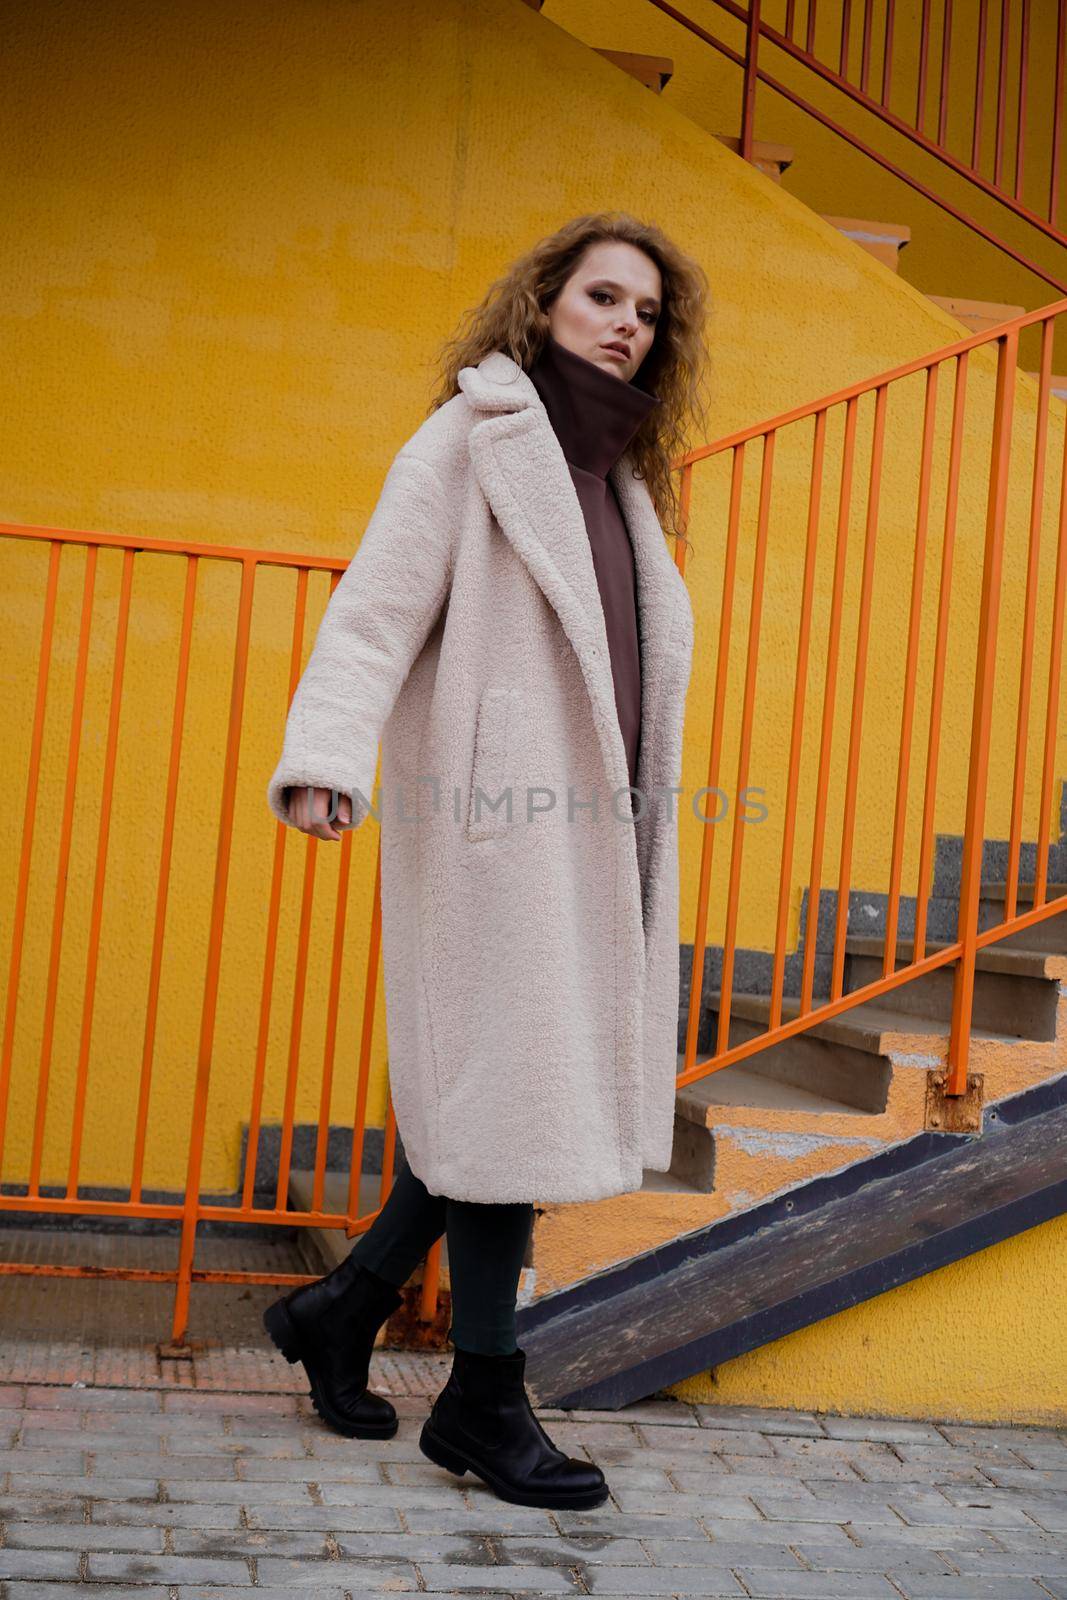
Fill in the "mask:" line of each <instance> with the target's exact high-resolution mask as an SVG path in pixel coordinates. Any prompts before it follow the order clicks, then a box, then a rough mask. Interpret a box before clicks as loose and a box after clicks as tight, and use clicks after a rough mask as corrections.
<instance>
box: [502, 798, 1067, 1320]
mask: <svg viewBox="0 0 1067 1600" xmlns="http://www.w3.org/2000/svg"><path fill="white" fill-rule="evenodd" d="M1063 794H1064V796H1065V797H1067V787H1065V788H1064V790H1063ZM984 856H985V864H986V869H987V871H988V874H989V875H988V876H987V877H986V878H984V880H983V882H982V885H981V895H980V903H979V928H980V929H984V928H988V927H991V926H993V925H994V923H995V922H997V921H998V920H999V919H1001V918H1002V916H1003V906H1004V894H1005V881H1004V878H1003V876H998V875H997V874H1002V873H1003V872H1004V870H1005V867H1006V859H1007V844H1006V842H1004V841H987V844H986V848H985V852H984ZM959 860H960V840H959V839H958V838H956V837H952V836H941V837H940V838H939V839H938V841H937V846H936V851H935V866H934V878H933V893H932V894H931V897H930V899H929V901H928V904H927V939H926V946H925V949H926V953H928V954H932V953H934V951H936V950H937V949H939V948H944V947H945V946H946V945H947V944H948V943H951V942H953V941H954V938H955V925H956V915H957V909H956V908H957V905H958V894H959ZM1035 867H1036V860H1035V851H1034V847H1033V846H1032V845H1024V847H1023V852H1022V870H1023V871H1024V872H1026V871H1028V872H1029V873H1030V880H1029V881H1023V880H1021V881H1020V883H1019V890H1018V896H1017V909H1018V911H1019V912H1023V911H1025V910H1026V909H1028V908H1029V906H1030V905H1032V903H1033V898H1032V897H1033V873H1034V870H1035ZM1064 894H1067V803H1065V804H1064V805H1063V808H1062V811H1061V837H1060V838H1059V840H1058V841H1057V842H1056V843H1055V844H1054V845H1053V846H1052V847H1051V848H1050V850H1049V855H1048V881H1047V885H1046V894H1045V899H1046V900H1053V899H1055V898H1057V897H1058V896H1060V895H1064ZM835 898H836V897H835V895H834V894H833V893H831V892H826V891H824V892H823V894H822V895H821V896H820V905H819V917H818V928H817V930H816V933H815V937H816V960H815V973H816V990H815V999H816V1001H817V1000H818V998H819V996H820V994H821V995H822V996H823V998H825V996H826V994H827V993H828V982H827V977H828V972H829V959H830V952H831V950H832V934H833V924H834V919H835V915H836V906H835ZM807 909H808V907H807V902H806V895H805V902H804V905H803V907H802V917H801V930H802V931H801V937H800V942H799V944H798V948H797V949H796V950H795V951H794V952H792V953H791V954H790V955H789V957H788V959H787V962H786V969H785V990H786V993H785V998H784V1000H783V1006H782V1012H783V1019H788V1018H789V1017H790V1016H795V1015H796V1014H797V1011H798V1008H799V1000H798V998H797V996H798V995H799V991H800V975H801V970H802V964H803V959H804V938H805V937H806V925H807ZM884 913H885V904H884V896H877V895H871V896H865V895H863V894H861V893H855V892H854V894H853V896H852V900H851V903H850V906H849V927H850V928H852V927H856V926H862V927H863V929H864V932H863V933H858V932H856V933H852V932H850V933H849V934H848V936H847V938H846V943H845V977H844V991H845V992H846V993H851V992H852V991H854V990H856V989H859V988H861V987H863V986H864V985H865V984H868V983H871V982H872V981H874V980H875V979H876V978H877V977H880V976H881V973H882V965H883V951H884V944H883V939H882V937H880V936H879V924H881V926H882V927H883V928H884ZM914 915H915V902H914V899H912V900H907V899H902V901H901V906H900V917H899V937H898V942H897V949H896V966H897V967H898V968H899V967H901V966H904V965H906V964H907V963H908V962H910V961H911V959H912V941H911V938H910V937H909V935H910V934H912V933H913V931H914V926H915V924H914ZM691 958H692V957H691V947H689V948H684V949H683V981H684V987H685V989H686V992H685V993H684V994H683V995H682V1004H681V1008H680V1013H679V1054H678V1070H679V1071H681V1069H682V1066H683V1053H682V1050H681V1048H680V1047H681V1045H682V1044H683V1042H684V1036H685V1028H686V1023H687V1018H688V992H687V991H688V982H687V979H686V974H687V973H688V970H689V967H690V966H691ZM720 958H721V951H719V950H717V949H714V948H710V949H709V950H708V951H707V952H706V954H705V981H704V988H703V1001H702V1011H701V1022H700V1031H699V1034H698V1042H697V1060H698V1061H699V1060H700V1059H701V1058H702V1057H706V1056H708V1055H710V1054H711V1052H712V1050H713V1048H714V1042H715V1038H716V1031H717V1027H718V1017H719V1008H720V1005H721V993H720V990H719V988H718V987H717V977H718V970H717V969H718V965H719V961H720ZM770 963H771V957H770V955H769V954H765V953H763V952H745V953H740V952H739V953H738V959H737V961H736V964H735V985H734V993H733V995H732V999H731V1006H730V1025H729V1043H730V1045H731V1046H732V1045H736V1044H739V1043H742V1042H745V1041H747V1040H749V1039H752V1038H754V1037H756V1036H757V1035H760V1034H762V1033H764V1032H765V1031H766V1029H767V1024H768V1017H769V1013H770V1000H769V994H770V987H771V985H770ZM976 969H977V977H976V982H975V995H974V1009H973V1017H972V1029H971V1045H970V1055H969V1061H968V1073H969V1075H970V1076H971V1077H972V1078H973V1079H974V1083H975V1092H974V1094H973V1095H972V1094H968V1095H967V1096H963V1097H960V1099H959V1100H948V1101H947V1102H946V1100H945V1099H944V1097H943V1096H942V1095H941V1094H940V1092H939V1089H940V1081H941V1078H942V1075H943V1074H944V1072H945V1069H946V1065H947V1055H948V1045H949V1025H950V1021H951V1014H952V988H953V971H952V968H951V967H948V968H944V969H941V970H938V971H935V972H933V973H929V974H927V975H926V976H924V977H922V978H919V979H914V980H911V981H909V982H908V983H906V984H903V985H902V986H900V987H898V988H897V989H895V990H893V991H890V992H889V993H888V994H883V995H881V996H879V997H878V998H877V999H876V1000H875V1001H871V1002H866V1003H862V1004H858V1005H856V1006H855V1007H853V1008H852V1009H851V1010H850V1011H846V1012H844V1013H842V1014H840V1015H838V1016H835V1017H833V1018H831V1019H829V1020H827V1021H825V1022H819V1023H816V1024H814V1025H813V1026H811V1027H809V1028H807V1029H805V1030H804V1031H803V1032H802V1033H799V1034H796V1035H794V1036H793V1037H792V1038H790V1039H787V1040H785V1041H783V1042H781V1043H779V1044H776V1045H773V1046H771V1047H769V1048H768V1049H766V1050H764V1051H760V1052H758V1053H757V1054H756V1055H754V1056H751V1057H748V1058H747V1059H746V1060H745V1061H744V1062H743V1063H741V1064H735V1065H731V1066H728V1067H725V1068H722V1069H720V1070H718V1071H714V1072H711V1073H709V1074H706V1075H705V1076H704V1077H703V1078H699V1079H696V1080H695V1081H694V1082H692V1083H689V1084H687V1085H686V1086H685V1087H683V1088H682V1089H680V1090H679V1092H678V1095H677V1101H676V1111H675V1138H674V1151H673V1157H672V1162H671V1170H670V1172H668V1173H665V1174H664V1173H648V1174H646V1183H645V1186H644V1187H643V1188H642V1189H641V1190H640V1191H637V1192H635V1193H634V1194H630V1195H621V1196H617V1197H612V1198H609V1199H605V1200H599V1201H593V1202H582V1203H579V1204H574V1205H551V1204H550V1205H547V1206H545V1207H544V1208H543V1210H541V1211H540V1212H539V1213H538V1215H537V1216H536V1218H535V1223H534V1229H533V1248H532V1260H531V1266H532V1268H533V1271H534V1279H533V1282H532V1285H531V1292H530V1299H529V1302H528V1303H533V1302H534V1301H537V1300H539V1299H540V1298H541V1297H542V1296H546V1295H551V1294H553V1293H554V1292H557V1291H559V1290H561V1289H564V1288H566V1287H567V1286H568V1285H573V1284H575V1283H577V1282H579V1281H580V1280H581V1279H584V1278H588V1277H589V1276H590V1275H591V1274H594V1273H597V1272H601V1271H604V1270H605V1269H607V1268H611V1267H615V1266H618V1265H619V1263H621V1262H624V1261H626V1260H630V1259H632V1258H634V1257H636V1256H637V1255H639V1254H641V1253H642V1252H644V1251H648V1250H654V1249H656V1248H657V1247H659V1246H661V1245H663V1244H664V1243H666V1242H667V1241H668V1240H670V1239H673V1238H677V1237H678V1236H679V1235H681V1234H683V1233H686V1232H688V1231H690V1230H693V1229H697V1228H707V1227H709V1226H711V1225H713V1224H716V1223H721V1222H722V1221H724V1220H725V1219H728V1218H731V1217H736V1216H737V1215H739V1214H740V1213H742V1212H745V1211H747V1210H750V1209H752V1208H754V1207H757V1206H759V1205H761V1204H762V1203H763V1202H765V1201H766V1200H768V1199H770V1198H772V1197H774V1196H779V1195H784V1194H786V1193H788V1192H789V1191H791V1190H795V1189H796V1188H798V1187H799V1186H803V1185H805V1184H808V1183H810V1182H811V1181H812V1180H814V1179H817V1178H819V1177H820V1176H822V1175H825V1174H827V1173H832V1172H837V1171H840V1170H841V1169H842V1168H845V1167H847V1166H849V1165H851V1164H853V1163H862V1162H863V1161H864V1160H866V1159H868V1158H870V1157H872V1156H875V1155H877V1154H878V1153H879V1152H883V1151H886V1150H888V1149H890V1148H891V1147H893V1146H896V1145H899V1144H901V1143H902V1142H903V1141H906V1140H908V1139H911V1138H913V1137H914V1136H915V1135H917V1134H919V1133H923V1132H929V1131H943V1130H948V1129H950V1128H951V1129H952V1130H953V1131H965V1130H966V1129H967V1128H972V1129H973V1131H975V1132H981V1130H982V1125H983V1114H984V1111H985V1109H986V1108H988V1107H989V1106H991V1105H994V1104H996V1103H997V1102H999V1101H1002V1100H1004V1099H1005V1098H1007V1097H1008V1096H1012V1095H1016V1094H1019V1093H1020V1092H1022V1091H1025V1090H1028V1089H1031V1088H1033V1087H1034V1086H1035V1085H1038V1084H1042V1083H1044V1082H1046V1081H1048V1080H1050V1079H1053V1078H1055V1077H1056V1076H1058V1075H1059V1074H1062V1073H1065V1072H1067V917H1065V916H1063V915H1057V916H1054V917H1050V918H1048V919H1046V920H1045V921H1043V922H1041V923H1039V924H1038V925H1037V926H1036V927H1034V928H1030V929H1024V930H1023V931H1022V932H1020V933H1016V934H1014V935H1012V936H1011V937H1010V938H1009V939H1007V940H1006V941H1004V942H1002V943H997V944H994V945H991V946H988V947H986V948H984V949H982V950H980V951H979V952H978V956H977V961H976ZM820 979H821V980H822V981H821V983H820ZM961 1102H962V1103H961ZM961 1117H963V1118H965V1119H966V1120H965V1121H964V1122H962V1123H961V1122H960V1120H959V1119H960V1118H961Z"/></svg>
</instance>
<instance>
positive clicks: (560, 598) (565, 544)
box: [458, 350, 688, 815]
mask: <svg viewBox="0 0 1067 1600" xmlns="http://www.w3.org/2000/svg"><path fill="white" fill-rule="evenodd" d="M458 382H459V387H460V389H461V390H462V391H463V393H464V394H465V395H466V397H467V401H468V403H469V405H470V406H471V409H472V410H473V411H474V413H475V420H474V422H473V423H472V425H471V429H470V436H469V437H470V455H471V462H472V464H473V467H474V471H475V473H476V475H477V477H478V480H479V482H480V484H481V487H482V490H483V492H484V494H485V496H486V499H487V500H488V501H489V504H490V506H491V508H492V511H493V514H494V516H495V517H496V520H497V522H498V523H499V525H500V528H501V529H502V531H503V533H504V534H505V536H506V537H507V539H508V540H509V541H510V543H511V544H512V546H513V547H514V549H515V551H516V553H517V554H518V555H519V556H520V557H521V559H522V560H523V561H524V562H525V564H526V566H527V568H528V569H529V571H530V573H531V575H532V576H533V578H534V579H535V580H536V582H537V583H538V585H539V586H540V588H541V590H542V591H543V593H544V595H545V598H546V599H547V600H548V602H549V604H550V605H551V606H552V607H553V608H554V609H555V611H556V613H557V614H558V616H559V619H560V622H561V624H562V626H563V628H564V630H565V632H566V634H567V637H568V639H569V640H570V642H571V644H572V645H573V647H574V650H575V653H576V654H577V656H578V660H579V662H580V664H581V669H582V674H583V677H584V679H585V683H586V687H587V689H588V692H589V696H590V700H591V702H592V707H593V715H594V719H595V724H596V729H597V736H598V738H599V741H600V745H601V750H602V754H603V759H604V770H605V772H606V774H607V778H608V783H609V791H610V792H609V793H608V794H607V795H605V796H602V797H601V805H602V806H609V805H611V803H612V802H611V794H612V793H613V792H614V791H615V790H617V789H619V790H624V789H625V788H626V785H627V781H628V773H627V766H626V751H625V748H624V745H623V739H622V732H621V730H620V728H619V719H618V713H617V710H616V706H615V687H614V682H613V679H612V675H611V658H610V655H609V652H608V641H607V629H606V627H605V623H604V609H603V605H602V603H601V600H600V590H599V587H598V585H597V580H596V571H595V569H594V567H593V557H592V552H591V550H590V548H589V538H588V535H587V533H586V529H585V519H584V516H583V514H582V509H581V505H580V503H579V500H578V495H577V491H576V490H575V487H574V482H573V480H572V478H571V474H570V468H569V467H568V465H567V462H566V458H565V457H564V454H563V450H562V447H561V446H560V443H559V440H558V439H557V437H556V434H555V432H554V430H553V428H552V424H551V422H550V420H549V417H548V413H547V411H546V410H545V407H544V405H543V403H542V401H541V397H540V396H539V394H538V393H537V389H536V388H535V386H534V384H533V382H532V381H531V379H530V378H529V377H528V375H527V374H526V373H525V372H524V371H523V369H522V367H521V366H520V365H519V364H518V363H517V362H516V361H513V360H512V358H511V357H510V356H509V355H507V354H506V353H505V352H504V351H503V350H494V351H492V352H491V353H490V354H489V355H487V356H485V357H483V359H482V360H481V361H480V362H479V363H478V365H477V366H472V367H463V368H462V369H461V370H460V372H459V375H458ZM632 467H633V458H632V454H631V452H630V451H629V450H627V451H626V452H625V453H624V454H623V455H622V456H621V457H620V458H619V460H618V461H616V463H615V464H614V466H613V467H612V468H611V470H610V472H609V474H608V477H609V480H610V482H611V483H612V484H613V485H614V487H615V492H616V494H617V495H618V499H619V507H620V510H621V511H622V515H623V520H624V521H625V523H626V527H627V531H628V532H629V535H630V541H631V544H632V546H633V552H634V565H635V568H636V574H637V615H638V630H639V635H640V643H641V681H642V688H641V727H642V732H641V748H640V753H639V759H638V772H637V786H638V788H639V789H641V790H642V791H643V793H644V795H645V805H646V808H647V810H648V812H649V814H650V813H651V811H652V809H653V805H654V802H655V796H654V794H653V792H652V785H653V784H654V783H656V782H659V781H661V774H659V773H658V772H657V771H654V770H652V768H651V766H650V763H651V762H652V759H653V754H654V744H653V738H652V735H653V732H654V728H655V718H656V711H657V709H658V698H657V696H658V691H659V689H660V687H661V679H662V669H663V666H664V662H665V658H666V654H667V649H668V642H669V640H670V636H671V627H672V623H673V622H674V620H675V611H676V607H677V606H678V605H679V604H680V603H681V601H682V599H683V591H684V590H685V580H684V579H683V578H682V575H681V573H680V572H679V571H678V568H677V566H676V565H675V563H674V561H673V560H672V559H671V556H670V552H669V551H668V549H667V545H666V542H665V541H664V537H663V530H662V528H661V527H660V524H659V519H658V517H657V516H656V511H655V507H654V505H653V502H652V497H651V495H650V494H649V492H648V489H647V487H646V485H645V483H644V481H643V480H642V479H637V478H634V476H633V473H632ZM685 604H686V609H687V610H688V596H685ZM657 803H658V802H657ZM625 805H626V802H625V799H624V798H622V797H620V798H619V800H618V801H617V802H616V813H617V814H619V815H623V814H624V812H625Z"/></svg>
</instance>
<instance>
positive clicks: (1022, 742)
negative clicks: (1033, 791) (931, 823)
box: [1004, 317, 1053, 921]
mask: <svg viewBox="0 0 1067 1600" xmlns="http://www.w3.org/2000/svg"><path fill="white" fill-rule="evenodd" d="M1052 334H1053V322H1052V318H1051V317H1050V318H1049V319H1048V320H1047V321H1046V322H1045V324H1044V326H1043V328H1042V330H1041V368H1040V373H1039V382H1038V399H1037V423H1036V428H1035V432H1034V466H1033V474H1032V478H1031V483H1030V534H1029V541H1028V548H1027V553H1026V586H1025V591H1024V596H1025V597H1024V600H1023V631H1022V639H1021V640H1020V644H1019V705H1018V709H1017V712H1016V717H1015V768H1014V771H1013V773H1012V786H1011V823H1010V827H1009V830H1008V868H1007V875H1006V877H1007V886H1006V888H1005V892H1004V918H1005V921H1007V919H1008V918H1009V917H1013V916H1014V915H1015V902H1016V897H1017V895H1018V889H1019V857H1020V854H1021V851H1022V832H1023V798H1024V795H1025V790H1026V746H1027V740H1028V737H1029V731H1030V692H1031V686H1032V683H1033V676H1034V623H1035V619H1036V617H1037V580H1038V571H1039V568H1040V564H1041V523H1042V520H1043V517H1044V500H1045V463H1046V458H1047V455H1048V412H1049V396H1050V392H1051V387H1052Z"/></svg>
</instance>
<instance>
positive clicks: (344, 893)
mask: <svg viewBox="0 0 1067 1600" xmlns="http://www.w3.org/2000/svg"><path fill="white" fill-rule="evenodd" d="M351 877H352V834H351V832H343V833H342V835H341V860H340V863H339V866H338V869H337V903H336V909H335V911H334V919H333V952H332V954H331V957H330V988H329V996H328V999H327V1003H326V1037H325V1039H324V1041H323V1047H322V1085H321V1088H320V1091H319V1127H318V1133H317V1135H316V1139H315V1172H314V1177H313V1179H312V1199H311V1209H312V1211H321V1210H322V1197H323V1191H324V1187H325V1183H326V1156H327V1145H328V1143H329V1137H330V1105H331V1102H332V1100H333V1074H334V1061H335V1059H336V1055H337V1013H338V1011H339V1009H340V1005H341V969H342V963H343V960H344V950H345V927H346V921H347V909H348V886H349V883H350V881H351Z"/></svg>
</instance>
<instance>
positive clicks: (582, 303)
mask: <svg viewBox="0 0 1067 1600" xmlns="http://www.w3.org/2000/svg"><path fill="white" fill-rule="evenodd" d="M662 293H663V288H662V280H661V278H660V270H659V268H658V267H657V265H656V263H655V262H654V261H653V260H652V258H651V256H646V254H645V252H644V251H643V250H638V248H637V246H636V245H632V244H627V243H626V242H625V241H624V240H622V239H601V240H599V241H598V242H597V243H596V244H592V245H590V246H589V248H588V250H586V252H585V254H584V255H583V256H582V257H581V259H580V261H579V262H578V265H577V266H576V267H575V269H574V271H573V272H572V273H571V275H570V277H569V278H568V279H567V281H566V283H565V284H564V285H563V288H562V289H561V290H560V292H559V294H558V295H557V296H556V298H555V300H554V301H553V303H552V305H550V306H549V308H548V326H549V331H550V333H551V334H552V337H553V339H555V340H556V341H557V343H559V344H561V345H563V346H564V347H565V348H566V349H567V350H573V351H574V352H575V354H576V355H580V356H584V357H585V359H586V360H587V361H592V362H593V363H594V364H595V365H596V366H598V367H603V369H604V371H605V372H613V373H614V374H615V375H616V377H619V378H622V379H623V380H624V381H627V382H628V381H629V379H631V378H632V377H633V375H634V373H635V372H636V371H637V369H638V368H639V367H640V365H641V363H642V361H643V360H644V359H645V356H646V355H647V354H648V351H649V348H650V346H651V344H652V341H653V339H654V338H655V335H656V322H657V320H658V318H659V314H660V299H661V296H662ZM612 345H621V346H622V347H623V351H625V354H623V353H622V351H616V350H614V349H611V348H610V346H612Z"/></svg>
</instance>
